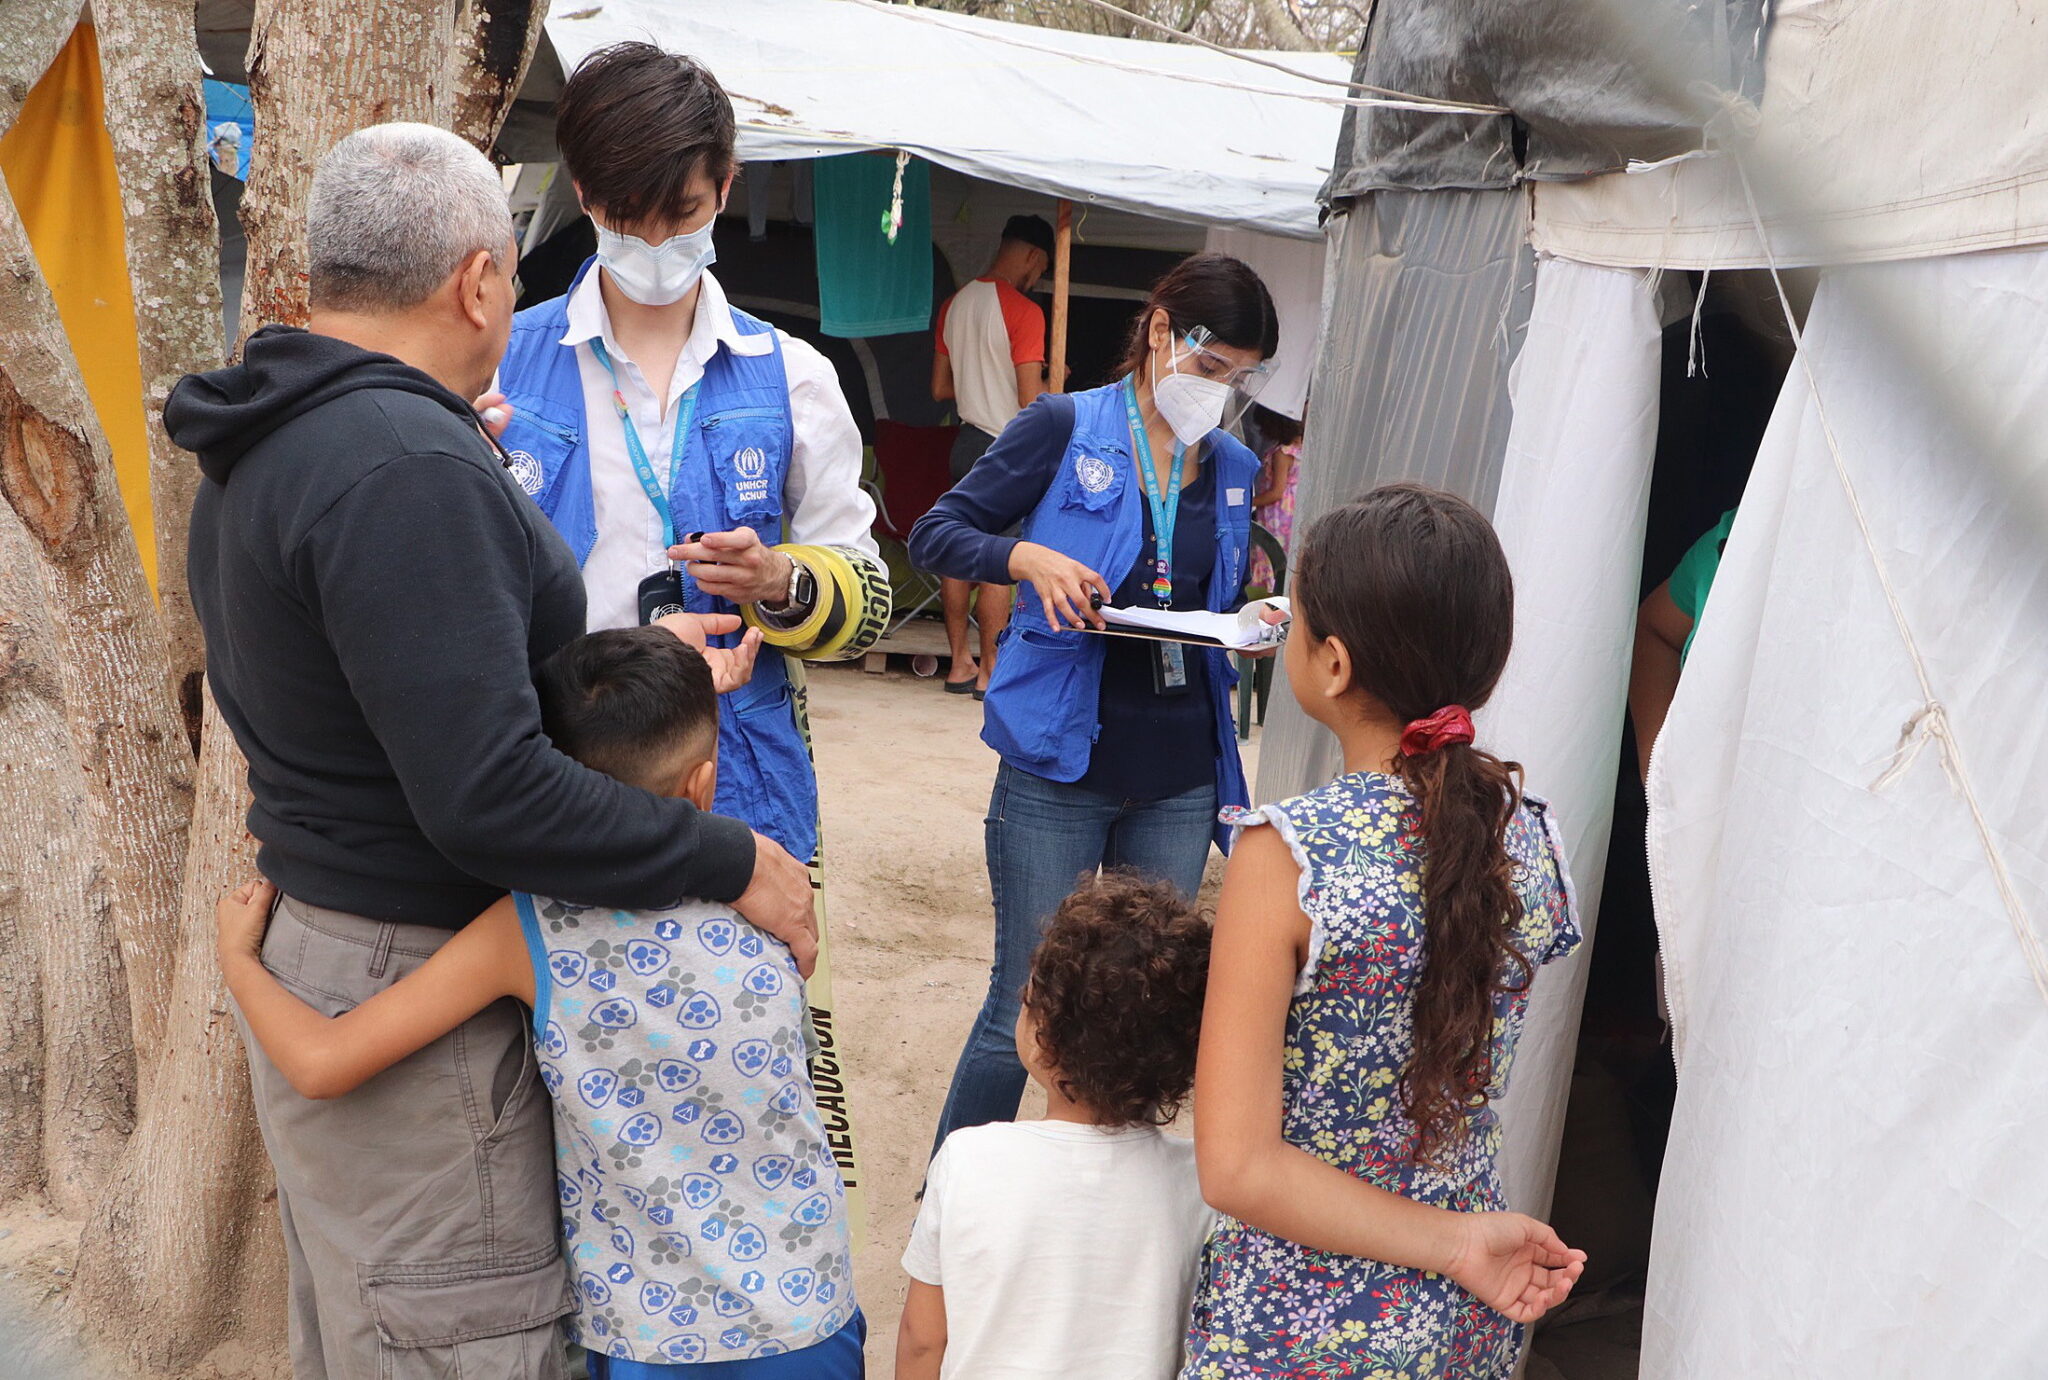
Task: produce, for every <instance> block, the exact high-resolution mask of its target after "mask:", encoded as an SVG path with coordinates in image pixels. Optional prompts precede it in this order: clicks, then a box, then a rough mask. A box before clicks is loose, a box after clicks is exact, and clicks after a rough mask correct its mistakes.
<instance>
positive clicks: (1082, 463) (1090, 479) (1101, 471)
mask: <svg viewBox="0 0 2048 1380" xmlns="http://www.w3.org/2000/svg"><path fill="white" fill-rule="evenodd" d="M1074 477H1075V478H1076V479H1078V480H1080V481H1081V487H1082V488H1084V489H1086V490H1087V491H1088V492H1089V493H1091V494H1099V493H1101V492H1102V491H1103V490H1104V489H1107V488H1108V487H1109V486H1110V485H1111V484H1113V483H1115V482H1116V469H1115V467H1114V466H1112V465H1111V464H1110V463H1109V461H1107V460H1105V459H1103V458H1102V457H1101V456H1099V455H1083V456H1081V457H1079V458H1078V459H1076V460H1075V461H1074Z"/></svg>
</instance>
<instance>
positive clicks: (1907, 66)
mask: <svg viewBox="0 0 2048 1380" xmlns="http://www.w3.org/2000/svg"><path fill="white" fill-rule="evenodd" d="M1764 71H1765V82H1764V91H1763V99H1762V101H1761V102H1760V105H1759V108H1758V112H1757V115H1758V123H1757V127H1756V139H1757V147H1756V153H1755V157H1756V158H1757V159H1759V160H1762V161H1765V162H1767V163H1771V164H1776V165H1780V166H1784V167H1788V168H1796V169H1797V170H1798V177H1799V188H1798V191H1799V194H1800V195H1799V199H1798V205H1797V206H1793V205H1787V204H1769V203H1767V204H1766V205H1764V206H1762V207H1761V208H1760V209H1762V210H1763V211H1764V225H1765V227H1766V229H1768V230H1769V232H1770V237H1771V248H1772V252H1773V253H1774V254H1775V255H1776V257H1777V259H1778V262H1779V263H1780V264H1795V263H1835V264H1840V263H1862V262H1870V261H1875V260H1883V259H1908V258H1921V257H1924V256H1926V255H1930V254H1954V253H1959V252H1961V251H1964V250H1972V249H1995V248H1998V247H2001V246H2004V245H2014V244H2033V243H2038V242H2040V241H2041V240H2043V239H2048V120H2044V119H2043V118H2042V114H2043V112H2042V109H2041V106H2042V101H2041V91H2042V82H2043V77H2044V74H2048V6H2044V5H2042V4H2041V3H2040V0H2016V2H2015V3H2011V4H2004V5H1941V4H1932V3H1923V2H1922V0H1888V2H1886V3H1869V0H1863V3H1852V2H1851V0H1780V3H1778V4H1777V5H1776V6H1774V9H1773V14H1772V19H1771V27H1770V34H1769V42H1768V44H1767V46H1766V48H1765V62H1764ZM1728 123H1729V131H1730V132H1736V131H1738V130H1739V129H1740V127H1741V126H1742V125H1743V124H1745V123H1746V117H1745V116H1743V115H1742V114H1741V113H1739V112H1734V113H1731V115H1730V116H1729V122H1728ZM1759 190H1761V189H1759ZM1531 239H1532V241H1533V242H1534V244H1535V246H1536V248H1537V249H1538V250H1539V251H1541V252H1544V253H1550V254H1556V255H1558V256H1560V257H1562V258H1569V259H1576V260H1579V261H1580V262H1583V263H1597V264H1609V265H1612V266H1615V267H1636V266H1640V265H1643V264H1659V265H1663V266H1667V267H1682V268H1735V267H1762V266H1763V262H1764V259H1763V253H1762V247H1761V245H1760V244H1759V242H1758V239H1757V234H1756V230H1755V227H1754V226H1753V224H1752V222H1751V217H1750V208H1749V202H1748V198H1747V197H1746V196H1745V195H1744V192H1743V188H1742V182H1741V179H1740V178H1739V177H1738V176H1737V175H1736V169H1735V165H1734V164H1733V163H1732V162H1731V161H1730V160H1728V159H1726V158H1696V159H1686V160H1683V161H1680V162H1675V163H1668V164H1666V165H1664V166H1662V167H1659V168H1654V169H1649V170H1646V171H1643V172H1638V173H1632V174H1629V175H1627V176H1622V177H1597V178H1591V179H1589V180H1587V181H1584V182H1576V183H1572V182H1550V183H1543V184H1539V185H1538V187H1537V188H1536V197H1535V226H1534V233H1533V234H1532V236H1531Z"/></svg>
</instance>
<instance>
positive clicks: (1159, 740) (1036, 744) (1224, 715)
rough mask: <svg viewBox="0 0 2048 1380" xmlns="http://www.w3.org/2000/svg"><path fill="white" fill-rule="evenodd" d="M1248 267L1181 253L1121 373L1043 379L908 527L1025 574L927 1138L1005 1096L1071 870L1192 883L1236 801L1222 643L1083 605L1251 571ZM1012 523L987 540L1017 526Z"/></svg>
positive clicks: (1234, 579)
mask: <svg viewBox="0 0 2048 1380" xmlns="http://www.w3.org/2000/svg"><path fill="white" fill-rule="evenodd" d="M1279 334H1280V326H1279V320H1278V318H1277V317H1276V316H1275V314H1274V311H1273V300H1272V298H1271V297H1270V296H1269V295H1268V294H1267V292H1266V287H1265V284H1263V283H1261V282H1260V281H1259V278H1258V275H1257V274H1255V273H1253V272H1252V270H1251V269H1249V268H1247V267H1246V266H1245V265H1244V264H1243V263H1241V262H1239V261H1238V260H1236V259H1233V258H1229V257H1227V256H1225V255H1221V254H1197V255H1195V256H1194V257H1192V258H1189V259H1186V260H1184V261H1183V262H1182V263H1181V264H1180V265H1178V266H1177V267H1175V268H1174V269H1173V270H1172V271H1171V272H1169V273H1168V274H1167V275H1166V276H1165V277H1164V278H1162V279H1160V281H1159V283H1158V284H1157V285H1156V286H1155V287H1154V288H1153V289H1152V294H1151V297H1150V299H1149V300H1148V301H1147V302H1146V304H1145V309H1144V310H1143V311H1142V312H1141V313H1140V314H1139V316H1138V319H1137V322H1136V325H1135V327H1134V329H1133V331H1132V335H1131V344H1130V349H1129V351H1128V353H1127V355H1126V357H1125V359H1124V363H1123V369H1122V375H1123V376H1122V378H1121V379H1119V381H1118V382H1116V383H1112V384H1109V385H1107V386H1105V387H1102V388H1095V389H1090V390H1089V391H1087V392H1084V393H1075V394H1065V395H1063V394H1047V395H1045V396H1043V397H1041V398H1039V399H1038V401H1036V402H1034V403H1033V404H1031V406H1030V407H1028V408H1026V409H1025V410H1024V411H1023V412H1021V413H1019V414H1018V415H1017V417H1016V418H1015V419H1014V420H1013V421H1011V423H1010V425H1009V426H1008V427H1007V428H1006V429H1005V430H1004V431H1003V434H1002V435H1001V436H1000V437H998V438H997V440H996V442H995V444H994V445H993V446H991V447H990V448H989V450H988V451H987V453H986V454H984V455H983V456H982V458H981V460H980V461H979V462H977V463H976V465H975V467H974V470H973V472H972V473H970V474H969V475H968V476H967V477H966V478H965V479H964V480H962V481H961V482H960V483H959V485H958V486H956V487H955V488H954V489H953V490H952V491H951V492H950V493H948V494H946V495H945V497H943V498H941V499H940V500H939V501H938V503H937V504H936V505H935V506H934V507H933V508H932V510H931V511H930V512H929V513H927V514H926V515H925V516H924V518H923V519H921V520H920V521H919V522H918V524H917V526H916V528H915V529H914V530H913V531H912V532H911V534H910V553H911V560H912V561H913V562H914V563H915V564H916V565H918V566H919V567H920V568H921V569H925V570H931V571H936V572H937V573H939V574H941V575H948V576H952V577H953V578H955V579H961V580H972V581H976V582H980V583H985V584H986V583H1009V584H1016V585H1018V586H1019V590H1018V597H1017V611H1016V613H1015V614H1014V615H1013V617H1012V619H1011V622H1010V626H1009V628H1008V629H1007V630H1006V631H1005V632H1004V633H1003V638H1002V642H1001V644H1000V646H1001V651H1000V653H999V655H998V656H997V659H996V672H995V676H994V678H993V679H992V680H991V681H990V682H989V687H988V699H987V702H986V705H985V709H986V717H985V720H984V726H983V728H982V739H983V740H984V741H985V742H987V743H988V745H989V746H990V747H992V748H994V749H995V750H996V751H997V752H998V753H1000V754H1001V755H1002V765H1001V766H999V767H998V768H997V769H996V782H995V791H994V794H993V795H992V797H991V798H990V801H989V811H988V820H987V846H988V875H989V888H990V890H991V891H992V892H993V894H994V897H995V913H996V936H995V964H994V966H993V968H992V970H991V972H990V974H989V990H988V997H987V1000H986V1001H985V1002H984V1003H983V1004H982V1008H981V1014H980V1016H979V1017H977V1018H976V1020H975V1024H974V1030H973V1033H972V1034H970V1035H969V1036H968V1040H967V1047H966V1049H965V1050H963V1051H962V1052H961V1055H960V1063H959V1066H958V1068H957V1069H956V1070H955V1071H954V1074H953V1086H952V1089H951V1091H950V1092H949V1093H948V1094H947V1097H946V1107H945V1111H944V1113H943V1114H942V1115H941V1117H940V1122H939V1135H938V1139H939V1141H940V1142H943V1141H944V1140H945V1138H946V1135H947V1134H948V1133H949V1132H951V1131H953V1130H956V1129H958V1128H960V1127H962V1126H976V1125H980V1124H981V1123H983V1122H989V1121H1005V1120H1008V1119H1010V1118H1011V1117H1014V1116H1015V1115H1016V1113H1017V1104H1018V1101H1019V1099H1020V1098H1021V1096H1022V1095H1023V1090H1024V1070H1023V1067H1022V1065H1020V1064H1019V1063H1018V1061H1017V1054H1016V1048H1015V1029H1016V1023H1017V1009H1018V1002H1019V998H1020V996H1021V992H1020V986H1021V983H1022V981H1023V977H1024V973H1025V971H1026V969H1027V968H1028V966H1029V962H1030V958H1031V953H1032V950H1033V949H1034V948H1036V946H1037V944H1038V937H1039V930H1040V926H1041V925H1042V924H1043V923H1044V921H1045V919H1046V917H1048V916H1049V915H1051V914H1052V912H1053V910H1054V908H1055V907H1056V906H1057V905H1058V904H1059V902H1060V900H1061V899H1062V898H1063V897H1065V896H1066V894H1067V892H1068V891H1070V890H1071V889H1072V888H1073V885H1074V880H1075V878H1076V877H1077V876H1079V875H1080V874H1081V873H1083V872H1092V871H1094V870H1095V869H1096V868H1098V867H1114V866H1124V867H1133V868H1137V869H1138V870H1140V871H1143V872H1147V873H1150V874H1152V875H1154V876H1157V877H1163V878H1165V879H1166V880H1168V881H1170V882H1172V883H1174V884H1175V885H1176V886H1178V887H1180V888H1181V889H1182V890H1183V891H1184V892H1186V893H1187V894H1188V895H1190V896H1192V895H1194V894H1195V892H1196V891H1197V890H1198V889H1199V888H1200V886H1201V882H1202V868H1203V864H1204V863H1205V862H1206V861H1207V859H1208V854H1209V844H1210V841H1211V839H1212V837H1213V838H1214V839H1215V840H1216V841H1217V842H1218V843H1219V844H1221V843H1222V842H1223V837H1224V836H1223V832H1222V830H1221V828H1220V826H1219V825H1218V824H1217V821H1216V812H1217V810H1218V808H1219V807H1220V806H1224V805H1235V804H1243V803H1246V793H1245V781H1244V770H1243V767H1242V766H1241V764H1240V763H1239V761H1238V756H1237V734H1236V730H1235V727H1234V725H1233V724H1232V721H1231V716H1230V687H1231V685H1232V683H1233V682H1234V681H1235V679H1236V674H1235V672H1234V671H1233V670H1232V669H1231V667H1230V664H1229V660H1228V658H1227V656H1226V655H1225V654H1224V653H1223V652H1221V651H1204V650H1199V649H1196V648H1193V647H1188V646H1185V645H1183V644H1179V643H1154V642H1145V641H1139V640H1136V639H1131V638H1118V637H1103V636H1098V635H1096V634H1094V633H1091V632H1085V631H1082V630H1081V629H1083V628H1084V627H1087V626H1090V625H1093V626H1100V624H1101V616H1100V615H1099V614H1097V613H1096V612H1095V611H1094V609H1093V607H1092V606H1091V601H1092V600H1093V599H1094V598H1096V597H1100V598H1101V599H1102V601H1103V602H1104V603H1107V604H1111V605H1115V606H1119V607H1123V606H1130V605H1141V606H1146V607H1154V606H1157V607H1168V608H1175V609H1211V610H1216V611H1224V610H1228V609H1231V608H1234V607H1236V606H1237V604H1238V603H1239V602H1240V597H1241V591H1242V589H1243V586H1244V572H1245V557H1246V548H1247V541H1248V536H1249V532H1250V525H1251V506H1250V502H1251V493H1252V489H1253V486H1254V483H1255V481H1256V480H1257V477H1258V470H1259V462H1258V458H1257V457H1256V456H1254V455H1253V454H1252V453H1251V451H1250V450H1248V449H1246V447H1245V446H1244V445H1243V444H1242V443H1241V442H1239V441H1238V440H1237V439H1236V438H1235V437H1233V436H1231V435H1230V434H1229V433H1228V432H1226V431H1224V430H1222V429H1221V428H1222V425H1223V422H1224V421H1225V411H1226V409H1227V407H1228V406H1229V405H1230V403H1231V400H1232V398H1233V396H1236V397H1246V396H1249V395H1250V394H1251V393H1252V392H1254V391H1255V390H1256V387H1257V385H1258V384H1259V383H1260V382H1261V381H1262V380H1263V377H1264V362H1265V361H1266V360H1267V359H1268V358H1269V357H1271V355H1272V354H1273V351H1274V349H1275V348H1276V347H1277V345H1278V343H1279ZM1020 520H1021V521H1022V522H1023V523H1024V528H1023V536H1022V537H1021V538H1018V537H1006V536H1002V535H1000V534H1001V533H1002V532H1004V531H1006V530H1008V529H1011V528H1012V527H1013V526H1014V525H1015V524H1016V523H1017V522H1019V521H1020Z"/></svg>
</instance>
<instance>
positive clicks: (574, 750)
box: [534, 627, 718, 790]
mask: <svg viewBox="0 0 2048 1380" xmlns="http://www.w3.org/2000/svg"><path fill="white" fill-rule="evenodd" d="M534 689H535V690H536V691H538V692H539V694H540V723H541V728H542V729H543V730H544V731H545V732H546V733H547V735H548V737H550V738H552V739H553V740H554V743H555V746H556V747H558V748H560V749H561V750H562V751H563V752H566V753H568V754H569V755H570V756H571V757H573V758H575V759H576V760H577V761H579V762H581V763H582V764H583V765H584V766H586V767H589V768H590V769H591V770H593V771H601V772H603V773H604V774H605V775H606V776H610V777H615V778H617V779H618V780H620V781H624V782H627V783H628V784H631V785H635V786H640V787H643V788H645V789H649V790H666V789H667V787H668V783H667V782H665V781H659V780H656V779H655V773H657V772H659V771H660V770H661V769H662V768H663V767H664V766H665V765H666V763H667V761H668V759H669V758H670V757H671V756H672V755H673V754H674V753H675V752H676V751H677V750H678V749H680V748H684V747H688V746H689V745H691V744H692V743H693V742H695V741H696V740H697V739H699V738H702V737H704V736H706V735H708V734H713V733H715V732H716V730H717V727H718V691H717V689H716V688H715V687H714V686H713V685H712V682H711V667H710V665H709V664H708V663H706V662H705V660H704V654H703V653H702V652H699V651H698V650H697V649H696V648H695V647H692V646H690V645H689V644H688V643H686V642H684V641H683V640H682V639H681V638H679V637H677V636H676V635H675V634H674V633H672V632H670V631H669V630H668V629H666V628H655V627H646V628H610V629H607V630H605V631H604V632H594V633H590V634H588V635H587V636H584V637H579V638H577V639H576V640H575V641H574V642H571V643H570V644H569V645H568V646H566V647H564V648H562V650H560V651H559V652H556V653H555V654H554V655H553V656H551V657H549V658H548V659H547V660H546V661H544V662H542V663H541V668H540V671H539V673H538V674H537V675H535V677H534Z"/></svg>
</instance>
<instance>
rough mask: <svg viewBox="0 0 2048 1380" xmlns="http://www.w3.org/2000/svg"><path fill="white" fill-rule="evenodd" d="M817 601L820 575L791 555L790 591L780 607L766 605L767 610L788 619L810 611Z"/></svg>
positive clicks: (778, 617)
mask: <svg viewBox="0 0 2048 1380" xmlns="http://www.w3.org/2000/svg"><path fill="white" fill-rule="evenodd" d="M784 554H785V555H787V554H788V553H787V552H785V553H784ZM817 602H818V577H817V576H816V575H813V574H812V573H811V568H810V567H809V566H807V565H805V564H804V563H803V562H802V561H800V560H798V559H797V558H796V557H794V556H790V557H789V592H788V593H787V594H785V595H784V596H783V601H782V604H781V606H780V607H776V606H774V605H767V606H764V607H765V611H766V612H769V613H772V614H774V615H775V616H776V618H777V619H788V618H790V617H792V616H794V615H799V614H805V613H809V612H810V609H811V606H812V605H813V604H815V603H817Z"/></svg>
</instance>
